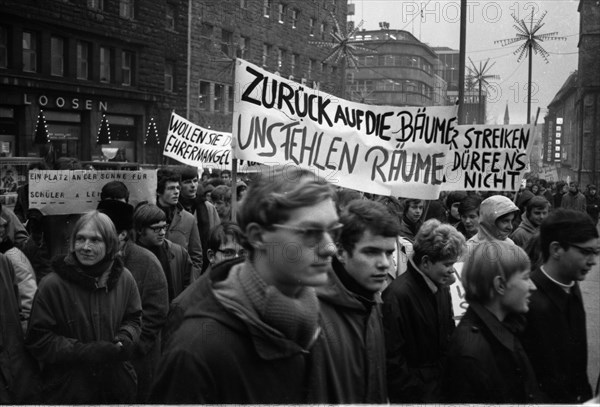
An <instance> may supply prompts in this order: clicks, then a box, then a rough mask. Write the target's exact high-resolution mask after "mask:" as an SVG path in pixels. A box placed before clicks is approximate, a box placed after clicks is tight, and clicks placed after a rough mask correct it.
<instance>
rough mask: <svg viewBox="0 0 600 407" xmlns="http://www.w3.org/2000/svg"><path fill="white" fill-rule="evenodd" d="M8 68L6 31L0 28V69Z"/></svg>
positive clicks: (4, 28)
mask: <svg viewBox="0 0 600 407" xmlns="http://www.w3.org/2000/svg"><path fill="white" fill-rule="evenodd" d="M7 67H8V30H7V29H6V27H3V26H0V68H7Z"/></svg>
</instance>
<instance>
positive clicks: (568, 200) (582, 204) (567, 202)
mask: <svg viewBox="0 0 600 407" xmlns="http://www.w3.org/2000/svg"><path fill="white" fill-rule="evenodd" d="M560 207H561V208H563V209H573V210H575V211H579V212H584V213H585V212H586V199H585V195H583V194H582V193H581V192H579V191H577V193H576V194H573V193H571V191H569V192H567V193H566V194H564V195H563V197H562V201H561V202H560Z"/></svg>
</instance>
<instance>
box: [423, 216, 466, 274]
mask: <svg viewBox="0 0 600 407" xmlns="http://www.w3.org/2000/svg"><path fill="white" fill-rule="evenodd" d="M464 246H465V237H464V236H463V235H462V233H460V232H459V231H458V230H456V228H455V227H454V226H452V225H448V224H447V223H442V222H440V221H439V220H437V219H429V220H428V221H426V222H425V223H423V225H422V226H421V228H419V231H418V232H417V235H416V236H415V242H414V244H413V249H414V253H413V259H414V261H415V264H417V265H419V264H421V261H422V260H423V257H424V256H427V257H429V259H430V260H431V261H432V262H434V263H435V262H437V261H441V260H446V259H453V258H458V257H460V256H461V255H462V253H463V251H464V249H465V248H464Z"/></svg>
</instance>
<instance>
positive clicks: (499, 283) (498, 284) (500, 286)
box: [494, 276, 506, 295]
mask: <svg viewBox="0 0 600 407" xmlns="http://www.w3.org/2000/svg"><path fill="white" fill-rule="evenodd" d="M505 289H506V284H505V283H504V279H503V278H502V277H501V276H496V277H494V291H496V292H497V293H498V294H500V295H504V291H505Z"/></svg>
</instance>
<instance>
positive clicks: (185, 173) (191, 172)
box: [179, 165, 198, 181]
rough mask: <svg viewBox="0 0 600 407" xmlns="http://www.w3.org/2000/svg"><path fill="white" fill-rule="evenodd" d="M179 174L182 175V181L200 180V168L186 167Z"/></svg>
mask: <svg viewBox="0 0 600 407" xmlns="http://www.w3.org/2000/svg"><path fill="white" fill-rule="evenodd" d="M179 174H180V175H181V178H180V181H187V180H189V179H194V178H196V179H198V168H196V167H192V166H189V165H186V166H184V167H183V168H181V169H180V170H179Z"/></svg>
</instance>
